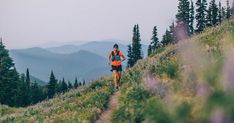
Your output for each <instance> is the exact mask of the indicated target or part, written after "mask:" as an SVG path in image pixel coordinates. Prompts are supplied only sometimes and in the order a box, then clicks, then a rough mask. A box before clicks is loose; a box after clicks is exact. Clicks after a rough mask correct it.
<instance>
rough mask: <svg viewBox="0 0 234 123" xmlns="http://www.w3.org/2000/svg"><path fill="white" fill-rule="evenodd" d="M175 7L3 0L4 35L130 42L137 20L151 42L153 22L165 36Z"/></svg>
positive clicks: (107, 0)
mask: <svg viewBox="0 0 234 123" xmlns="http://www.w3.org/2000/svg"><path fill="white" fill-rule="evenodd" d="M223 1H226V0H223ZM176 12H177V0H0V36H1V37H2V38H3V42H4V43H5V45H7V48H25V47H32V46H41V45H42V44H48V43H50V44H51V42H71V41H80V42H81V41H94V40H106V39H119V40H121V42H122V43H125V44H128V43H129V42H130V41H131V38H132V28H133V26H134V24H139V25H140V32H141V39H142V43H144V44H148V43H149V42H150V37H151V33H152V29H153V26H155V25H157V26H158V29H159V35H160V36H161V35H162V33H163V32H164V31H165V29H166V28H167V27H168V26H169V25H170V24H171V23H172V21H173V20H174V17H175V14H176Z"/></svg>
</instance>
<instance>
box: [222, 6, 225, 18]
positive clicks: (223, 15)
mask: <svg viewBox="0 0 234 123" xmlns="http://www.w3.org/2000/svg"><path fill="white" fill-rule="evenodd" d="M225 19H226V9H225V7H222V21H223V20H225Z"/></svg>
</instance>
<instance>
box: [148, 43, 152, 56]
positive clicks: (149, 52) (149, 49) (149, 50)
mask: <svg viewBox="0 0 234 123" xmlns="http://www.w3.org/2000/svg"><path fill="white" fill-rule="evenodd" d="M151 53H152V46H151V44H149V46H148V56H150V55H151Z"/></svg>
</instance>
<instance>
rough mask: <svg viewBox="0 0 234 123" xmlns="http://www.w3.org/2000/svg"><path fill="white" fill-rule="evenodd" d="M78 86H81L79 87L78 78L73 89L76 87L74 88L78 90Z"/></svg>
mask: <svg viewBox="0 0 234 123" xmlns="http://www.w3.org/2000/svg"><path fill="white" fill-rule="evenodd" d="M78 86H79V85H78V80H77V77H76V79H75V83H74V86H73V87H74V88H78Z"/></svg>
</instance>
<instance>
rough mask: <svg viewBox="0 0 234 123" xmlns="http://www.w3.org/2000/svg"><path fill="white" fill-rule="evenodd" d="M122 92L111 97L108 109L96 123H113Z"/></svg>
mask: <svg viewBox="0 0 234 123" xmlns="http://www.w3.org/2000/svg"><path fill="white" fill-rule="evenodd" d="M119 96H120V92H117V93H114V94H113V95H112V96H111V97H110V101H109V104H108V109H107V110H105V111H104V112H103V113H102V114H101V116H100V118H99V119H98V120H97V121H96V122H95V123H111V118H112V114H113V113H114V111H115V110H116V109H117V107H118V103H119Z"/></svg>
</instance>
